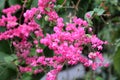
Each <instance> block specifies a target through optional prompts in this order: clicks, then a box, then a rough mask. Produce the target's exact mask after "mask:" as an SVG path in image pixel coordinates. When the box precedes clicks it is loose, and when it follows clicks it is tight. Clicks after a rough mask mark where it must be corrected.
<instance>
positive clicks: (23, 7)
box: [19, 0, 27, 23]
mask: <svg viewBox="0 0 120 80" xmlns="http://www.w3.org/2000/svg"><path fill="white" fill-rule="evenodd" d="M26 3H27V0H25V1H24V4H23V6H22V12H21V14H20V17H19V23H21V18H22V15H23V13H24V9H25V5H26Z"/></svg>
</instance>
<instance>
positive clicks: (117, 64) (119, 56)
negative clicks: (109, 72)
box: [113, 46, 120, 75]
mask: <svg viewBox="0 0 120 80" xmlns="http://www.w3.org/2000/svg"><path fill="white" fill-rule="evenodd" d="M113 64H114V68H115V70H116V72H117V73H118V74H119V75H120V46H119V47H118V49H117V51H116V53H115V56H114V58H113Z"/></svg>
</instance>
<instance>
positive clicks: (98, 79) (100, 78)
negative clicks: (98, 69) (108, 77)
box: [95, 76, 104, 80]
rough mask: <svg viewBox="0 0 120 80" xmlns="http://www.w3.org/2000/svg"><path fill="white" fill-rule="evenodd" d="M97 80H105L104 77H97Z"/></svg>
mask: <svg viewBox="0 0 120 80" xmlns="http://www.w3.org/2000/svg"><path fill="white" fill-rule="evenodd" d="M95 80H104V79H103V78H102V77H99V76H98V77H96V79H95Z"/></svg>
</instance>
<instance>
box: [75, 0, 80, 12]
mask: <svg viewBox="0 0 120 80" xmlns="http://www.w3.org/2000/svg"><path fill="white" fill-rule="evenodd" d="M80 1H81V0H78V1H77V4H76V6H75V9H76V11H78V6H79V4H80Z"/></svg>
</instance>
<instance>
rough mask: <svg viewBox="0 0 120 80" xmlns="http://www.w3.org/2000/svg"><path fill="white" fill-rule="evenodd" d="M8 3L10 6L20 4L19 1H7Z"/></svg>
mask: <svg viewBox="0 0 120 80" xmlns="http://www.w3.org/2000/svg"><path fill="white" fill-rule="evenodd" d="M4 1H5V0H4ZM8 3H9V5H10V6H11V5H15V4H21V0H8Z"/></svg>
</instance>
